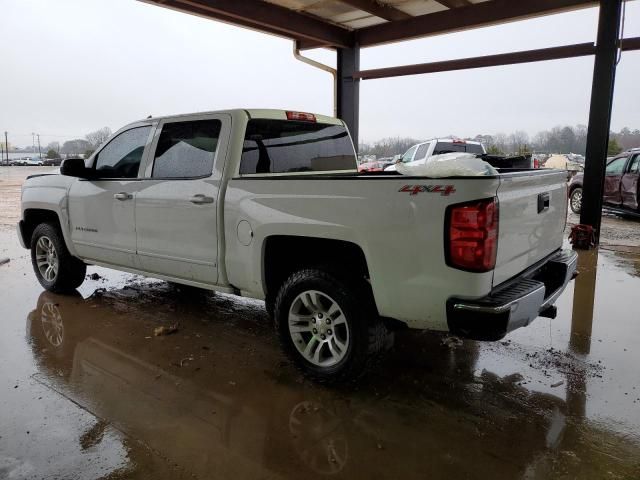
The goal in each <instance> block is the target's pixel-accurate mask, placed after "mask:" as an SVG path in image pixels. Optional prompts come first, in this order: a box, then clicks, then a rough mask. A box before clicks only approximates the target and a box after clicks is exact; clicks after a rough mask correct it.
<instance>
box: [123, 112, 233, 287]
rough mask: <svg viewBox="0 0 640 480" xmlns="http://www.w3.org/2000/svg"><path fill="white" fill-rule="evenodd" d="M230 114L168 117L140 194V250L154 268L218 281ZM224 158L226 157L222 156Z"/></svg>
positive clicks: (150, 269)
mask: <svg viewBox="0 0 640 480" xmlns="http://www.w3.org/2000/svg"><path fill="white" fill-rule="evenodd" d="M230 124H231V117H230V116H229V115H220V114H216V115H195V116H189V117H184V118H181V119H180V120H179V121H176V120H165V121H163V122H162V123H161V124H160V125H159V128H158V130H157V132H156V135H155V137H156V138H155V139H154V142H153V146H152V150H151V151H152V152H153V153H152V155H151V156H150V162H149V167H148V168H147V172H146V174H145V177H146V178H145V180H144V184H145V186H144V188H143V189H141V190H140V191H139V192H138V195H137V197H136V212H135V215H136V230H137V251H138V258H139V261H140V265H141V268H142V269H143V270H145V271H147V272H150V273H159V274H162V275H167V276H171V277H178V278H183V279H185V280H191V281H194V282H199V283H207V284H211V285H213V284H215V283H216V282H217V279H218V265H217V260H218V229H217V221H218V191H219V187H220V180H221V175H222V170H221V168H216V167H217V166H218V164H220V165H222V164H223V163H224V156H225V153H226V145H227V140H228V136H229V131H230ZM217 159H220V160H217Z"/></svg>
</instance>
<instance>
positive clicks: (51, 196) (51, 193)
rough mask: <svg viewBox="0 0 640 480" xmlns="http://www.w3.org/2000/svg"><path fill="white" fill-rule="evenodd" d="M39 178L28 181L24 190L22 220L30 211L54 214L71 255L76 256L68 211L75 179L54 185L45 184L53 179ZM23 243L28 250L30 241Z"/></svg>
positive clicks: (68, 179) (67, 179) (65, 178)
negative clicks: (69, 193)
mask: <svg viewBox="0 0 640 480" xmlns="http://www.w3.org/2000/svg"><path fill="white" fill-rule="evenodd" d="M51 177H52V176H47V177H38V178H33V179H30V180H28V181H27V182H26V183H25V185H24V187H23V189H22V202H21V203H22V208H21V210H22V215H21V220H22V221H24V220H25V213H26V212H27V211H29V210H44V211H49V212H53V213H55V214H56V216H57V217H58V221H59V222H60V230H61V231H62V236H63V238H64V241H65V244H66V245H67V249H68V250H69V253H71V255H74V256H76V255H77V254H76V251H75V248H74V246H73V243H72V242H71V232H70V231H69V225H70V222H69V209H68V192H69V187H70V185H71V182H72V181H73V179H70V178H68V177H62V176H60V177H61V179H64V180H63V181H59V182H56V184H54V185H47V184H45V183H44V182H45V180H46V179H48V178H51ZM23 241H24V242H25V244H26V247H27V248H28V239H26V238H24V239H23Z"/></svg>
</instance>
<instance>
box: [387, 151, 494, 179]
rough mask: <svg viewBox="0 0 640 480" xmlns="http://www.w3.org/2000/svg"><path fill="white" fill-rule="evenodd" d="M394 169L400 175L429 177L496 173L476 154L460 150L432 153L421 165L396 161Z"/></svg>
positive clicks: (489, 174)
mask: <svg viewBox="0 0 640 480" xmlns="http://www.w3.org/2000/svg"><path fill="white" fill-rule="evenodd" d="M396 169H397V171H398V172H399V173H401V174H402V175H409V176H421V177H430V178H442V177H477V176H483V175H486V176H493V175H498V171H497V170H496V169H495V168H493V167H492V166H491V165H490V164H489V163H487V162H485V161H484V160H481V159H480V158H478V156H477V155H474V154H472V153H461V152H454V153H444V154H442V155H434V156H432V157H430V158H429V160H428V161H427V163H423V164H421V165H412V164H411V163H408V164H405V163H398V164H397V166H396Z"/></svg>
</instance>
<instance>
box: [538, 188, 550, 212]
mask: <svg viewBox="0 0 640 480" xmlns="http://www.w3.org/2000/svg"><path fill="white" fill-rule="evenodd" d="M549 199H550V196H549V192H545V193H541V194H539V195H538V213H542V212H544V211H545V210H549Z"/></svg>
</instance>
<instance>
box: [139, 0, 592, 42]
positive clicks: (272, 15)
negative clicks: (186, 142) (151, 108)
mask: <svg viewBox="0 0 640 480" xmlns="http://www.w3.org/2000/svg"><path fill="white" fill-rule="evenodd" d="M141 1H144V2H147V3H151V4H155V5H159V6H164V7H168V8H173V9H176V10H180V11H184V12H189V13H193V14H196V15H200V16H203V17H207V18H212V19H216V20H219V21H223V22H227V23H232V24H235V25H239V26H243V27H248V28H252V29H254V30H259V31H263V32H265V33H270V34H275V35H280V36H284V37H286V38H291V39H293V40H296V41H298V42H299V45H300V47H301V48H313V47H318V46H326V47H345V46H352V45H355V44H359V45H360V46H364V47H366V46H372V45H379V44H382V43H389V42H395V41H401V40H407V39H411V38H419V37H424V36H429V35H437V34H441V33H447V32H451V31H456V30H464V29H469V28H476V27H481V26H487V25H494V24H498V23H504V22H509V21H513V20H519V19H523V18H530V17H535V16H541V15H546V14H550V13H556V12H560V11H567V10H572V9H577V8H582V7H589V6H594V5H597V4H598V2H597V0H141Z"/></svg>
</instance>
